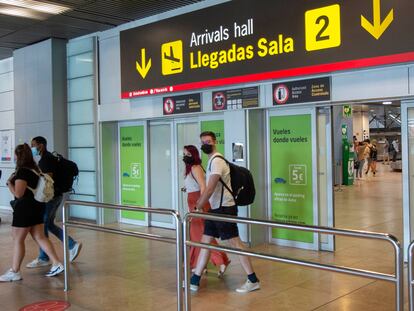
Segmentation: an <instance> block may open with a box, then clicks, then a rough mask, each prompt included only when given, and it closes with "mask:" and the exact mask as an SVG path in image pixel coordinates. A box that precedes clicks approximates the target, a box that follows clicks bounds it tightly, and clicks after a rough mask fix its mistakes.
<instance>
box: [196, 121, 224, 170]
mask: <svg viewBox="0 0 414 311" xmlns="http://www.w3.org/2000/svg"><path fill="white" fill-rule="evenodd" d="M205 131H210V132H213V133H214V134H216V139H217V143H216V148H217V152H220V153H221V154H222V155H223V156H224V120H213V121H201V132H205ZM201 160H202V161H203V166H204V168H205V166H206V164H207V162H208V158H207V155H206V154H205V153H203V152H202V155H201Z"/></svg>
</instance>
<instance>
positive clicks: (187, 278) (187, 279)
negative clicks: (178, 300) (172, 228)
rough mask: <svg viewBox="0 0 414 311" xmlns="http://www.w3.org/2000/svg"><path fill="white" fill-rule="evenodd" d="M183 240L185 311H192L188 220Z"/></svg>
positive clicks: (185, 221)
mask: <svg viewBox="0 0 414 311" xmlns="http://www.w3.org/2000/svg"><path fill="white" fill-rule="evenodd" d="M183 221H184V222H183V227H184V230H183V240H184V243H183V244H184V300H185V307H184V310H185V311H191V302H190V295H191V293H190V276H191V273H190V246H189V245H187V244H186V241H187V237H189V234H188V233H189V232H190V222H189V221H188V220H187V218H184V220H183Z"/></svg>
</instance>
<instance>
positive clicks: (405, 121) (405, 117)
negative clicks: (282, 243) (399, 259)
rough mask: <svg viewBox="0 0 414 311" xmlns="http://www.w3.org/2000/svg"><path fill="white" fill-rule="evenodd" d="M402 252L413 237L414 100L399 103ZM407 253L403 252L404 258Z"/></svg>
mask: <svg viewBox="0 0 414 311" xmlns="http://www.w3.org/2000/svg"><path fill="white" fill-rule="evenodd" d="M401 121H402V122H401V137H402V141H401V147H402V170H403V218H404V252H406V251H407V248H408V245H409V244H410V242H411V241H412V240H413V239H414V102H402V103H401ZM406 256H407V254H405V258H407V257H406Z"/></svg>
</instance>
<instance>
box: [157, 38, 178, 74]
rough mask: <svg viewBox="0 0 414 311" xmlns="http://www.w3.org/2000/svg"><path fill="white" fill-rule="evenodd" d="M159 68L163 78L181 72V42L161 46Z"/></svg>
mask: <svg viewBox="0 0 414 311" xmlns="http://www.w3.org/2000/svg"><path fill="white" fill-rule="evenodd" d="M161 67H162V74H163V75H164V76H166V75H171V74H176V73H180V72H182V71H183V41H181V40H177V41H174V42H168V43H164V44H163V45H162V46H161Z"/></svg>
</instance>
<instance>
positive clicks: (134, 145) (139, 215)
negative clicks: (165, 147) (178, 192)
mask: <svg viewBox="0 0 414 311" xmlns="http://www.w3.org/2000/svg"><path fill="white" fill-rule="evenodd" d="M119 136H120V137H119V139H120V161H121V204H124V205H135V206H145V161H144V159H145V148H144V147H145V141H144V126H143V125H140V126H125V127H121V128H120V130H119ZM121 215H122V218H127V219H133V220H145V213H143V212H130V211H122V214H121Z"/></svg>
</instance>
